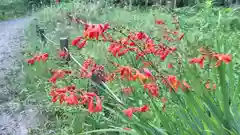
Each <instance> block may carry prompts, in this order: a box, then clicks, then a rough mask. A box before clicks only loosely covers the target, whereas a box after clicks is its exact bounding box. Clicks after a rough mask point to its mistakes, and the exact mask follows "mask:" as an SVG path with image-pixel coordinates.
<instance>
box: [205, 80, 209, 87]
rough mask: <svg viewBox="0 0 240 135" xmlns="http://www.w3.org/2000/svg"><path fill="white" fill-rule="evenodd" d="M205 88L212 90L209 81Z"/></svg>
mask: <svg viewBox="0 0 240 135" xmlns="http://www.w3.org/2000/svg"><path fill="white" fill-rule="evenodd" d="M205 87H206V88H207V89H210V82H209V81H207V82H206V84H205Z"/></svg>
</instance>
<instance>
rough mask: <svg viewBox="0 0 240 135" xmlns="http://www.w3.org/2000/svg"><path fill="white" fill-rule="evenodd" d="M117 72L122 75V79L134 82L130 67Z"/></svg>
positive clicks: (122, 67)
mask: <svg viewBox="0 0 240 135" xmlns="http://www.w3.org/2000/svg"><path fill="white" fill-rule="evenodd" d="M116 72H119V73H120V77H121V79H125V78H126V79H128V80H133V74H132V68H131V67H128V66H121V67H118V70H117V71H116Z"/></svg>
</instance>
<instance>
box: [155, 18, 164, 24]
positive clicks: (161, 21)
mask: <svg viewBox="0 0 240 135" xmlns="http://www.w3.org/2000/svg"><path fill="white" fill-rule="evenodd" d="M155 24H159V25H162V24H165V23H164V21H163V20H159V19H158V20H156V21H155Z"/></svg>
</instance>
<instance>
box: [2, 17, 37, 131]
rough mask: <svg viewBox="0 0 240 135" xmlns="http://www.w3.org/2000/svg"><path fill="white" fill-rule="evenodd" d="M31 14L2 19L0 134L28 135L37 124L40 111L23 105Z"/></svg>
mask: <svg viewBox="0 0 240 135" xmlns="http://www.w3.org/2000/svg"><path fill="white" fill-rule="evenodd" d="M30 20H31V19H30V18H21V19H16V20H10V21H5V22H0V135H27V134H28V128H30V127H31V126H37V115H38V111H37V110H36V109H33V108H29V107H28V108H27V109H26V107H23V106H21V104H20V102H18V101H17V99H18V96H17V95H18V93H19V92H20V91H21V90H20V83H19V82H20V81H19V78H20V77H21V70H22V67H21V62H20V61H21V59H20V58H21V53H20V49H21V47H23V45H24V28H26V26H28V24H29V23H30Z"/></svg>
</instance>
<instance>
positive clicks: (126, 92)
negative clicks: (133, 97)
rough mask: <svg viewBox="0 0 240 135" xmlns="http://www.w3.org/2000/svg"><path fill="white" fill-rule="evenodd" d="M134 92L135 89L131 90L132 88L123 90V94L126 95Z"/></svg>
mask: <svg viewBox="0 0 240 135" xmlns="http://www.w3.org/2000/svg"><path fill="white" fill-rule="evenodd" d="M133 91H134V89H133V88H131V87H127V88H123V89H122V92H123V93H124V94H125V95H130V94H131V93H132V92H133Z"/></svg>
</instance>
